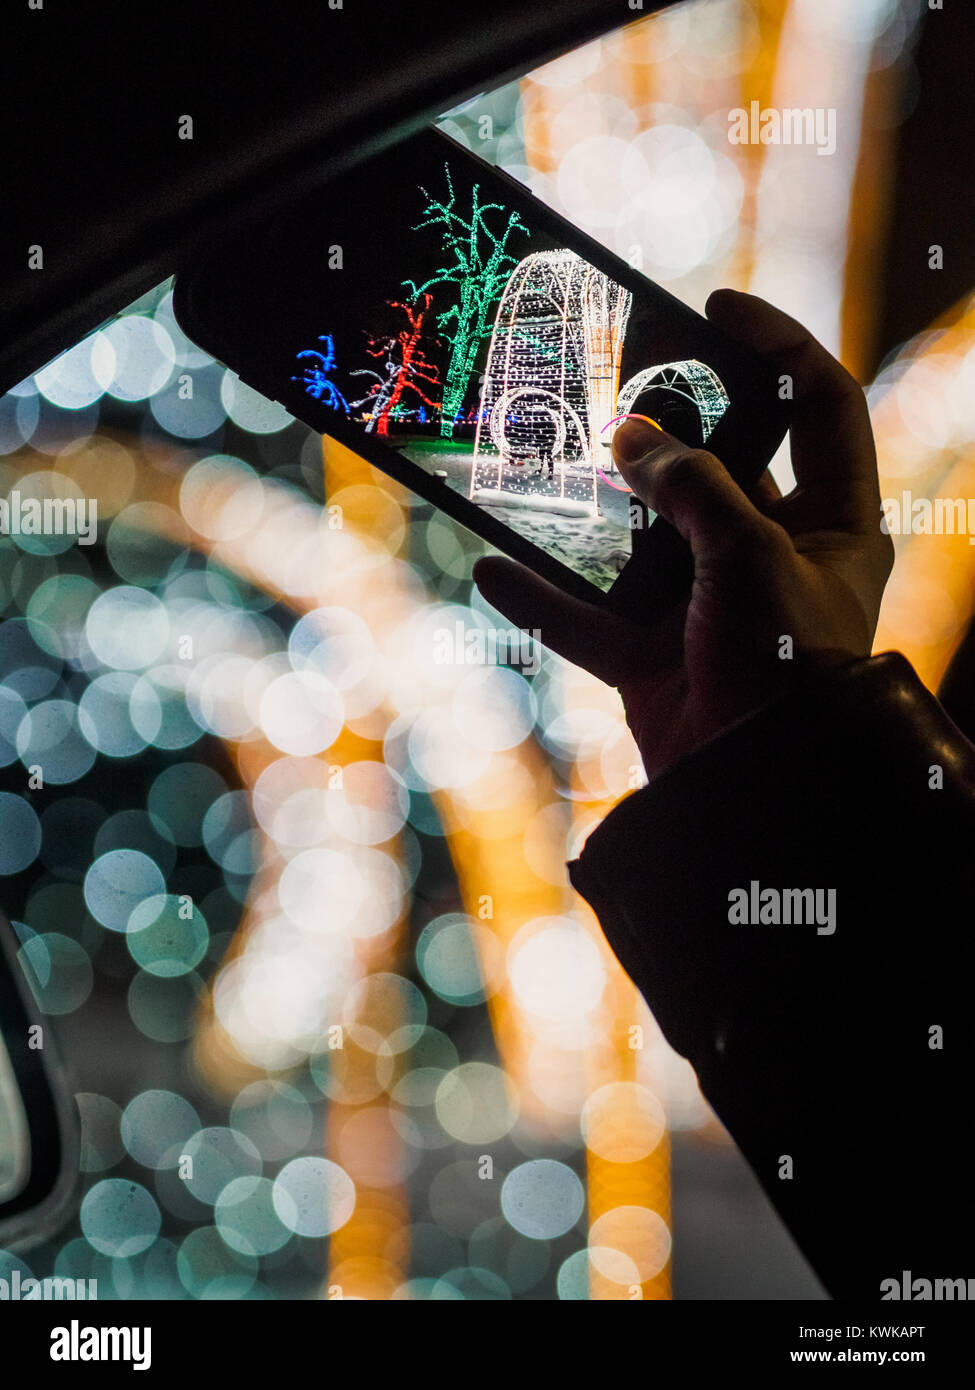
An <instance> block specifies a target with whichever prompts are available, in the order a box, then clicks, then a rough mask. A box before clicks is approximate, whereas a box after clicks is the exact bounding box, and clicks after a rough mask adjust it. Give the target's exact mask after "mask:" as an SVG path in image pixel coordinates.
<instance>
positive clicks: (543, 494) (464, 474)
mask: <svg viewBox="0 0 975 1390" xmlns="http://www.w3.org/2000/svg"><path fill="white" fill-rule="evenodd" d="M401 447H402V449H403V453H404V454H405V455H406V457H407V458H408V459H410V460H411V461H412V462H413V463H416V464H419V465H420V467H421V468H423V469H424V470H425V471H426V472H428V473H436V472H440V473H443V474H445V475H446V481H447V483H448V485H449V486H450V487H452V488H454V489H455V490H456V491H457V492H459V493H460V494H461V495H462V496H463V497H467V496H468V493H469V490H470V480H471V469H472V467H473V463H474V457H473V450H472V449H471V447H470V445H460V446H458V447H456V448H452V447H449V446H444V445H440V444H436V443H434V444H431V445H425V444H423V443H421V442H420V441H411V442H410V443H405V442H404V444H403V445H402V446H401ZM603 468H604V470H605V471H606V472H607V473H608V472H609V464H608V451H607V462H606V463H604V464H603ZM536 470H537V464H535V463H534V462H533V461H529V462H528V463H526V464H524V465H523V466H522V467H517V466H516V465H512V464H510V463H508V464H505V465H504V467H503V468H502V477H501V485H502V489H503V491H504V493H505V494H506V497H505V503H504V504H503V505H497V504H495V503H493V502H492V503H489V504H483V503H482V504H481V505H482V506H483V508H484V511H486V512H487V513H488V515H489V516H493V517H495V518H496V519H497V520H498V521H501V522H503V523H504V525H505V526H509V527H510V528H511V529H512V530H513V531H517V533H518V534H519V535H520V536H522V537H524V539H525V540H528V541H531V542H532V544H533V545H537V546H538V548H539V549H540V550H544V551H545V552H546V553H547V554H549V555H551V556H552V557H553V558H554V559H556V560H560V561H561V562H562V564H564V565H566V566H567V567H568V568H569V569H571V570H573V571H574V572H575V573H576V574H578V575H581V576H582V577H583V578H584V579H588V580H589V582H590V583H591V584H595V585H596V587H597V588H599V589H603V590H606V589H608V588H609V587H610V585H611V584H612V583H613V581H614V580H615V579H616V577H617V575H618V574H619V572H620V570H621V569H622V567H623V564H624V563H625V562H626V560H627V559H628V558H629V555H630V552H631V549H632V547H631V532H630V527H629V501H630V498H629V494H628V493H626V492H624V491H622V490H620V485H621V484H622V479H621V478H620V477H619V475H618V474H610V475H609V476H610V477H612V479H613V482H614V483H616V484H617V485H618V486H617V487H613V486H612V485H611V484H610V483H609V482H607V481H606V480H605V479H604V478H602V477H601V476H600V475H599V474H597V493H596V499H597V506H598V509H599V515H598V516H595V517H594V516H591V515H578V516H566V515H565V514H564V511H565V508H564V505H563V504H562V503H561V501H560V493H561V488H560V485H559V477H558V468H557V466H556V469H555V470H554V472H555V476H554V478H553V479H551V480H550V479H549V478H548V476H547V471H544V472H543V473H542V474H538V473H537V471H536ZM495 476H496V475H495ZM583 476H584V475H583V473H582V471H581V470H572V473H571V474H570V476H569V477H568V478H567V482H566V492H567V493H571V495H572V496H573V497H576V496H578V495H579V494H580V492H581V491H582V489H581V488H580V483H582V481H583ZM492 481H493V479H492ZM492 490H493V489H492ZM590 495H591V494H590ZM547 498H548V499H551V503H552V510H549V509H548V508H547V507H546V499H547ZM475 500H476V499H475ZM560 506H561V507H562V510H563V514H562V515H559V512H558V511H557V510H556V509H557V508H559V507H560Z"/></svg>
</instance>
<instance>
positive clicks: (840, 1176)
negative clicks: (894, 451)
mask: <svg viewBox="0 0 975 1390" xmlns="http://www.w3.org/2000/svg"><path fill="white" fill-rule="evenodd" d="M569 870H570V875H571V878H572V882H573V884H574V885H575V887H576V888H577V889H578V891H579V892H580V893H581V894H582V895H583V896H584V897H585V898H586V899H587V900H588V901H589V903H590V904H591V905H592V907H593V908H594V910H595V912H596V913H597V915H598V917H599V919H600V921H601V923H602V925H603V928H604V930H605V932H606V935H607V937H608V939H609V941H610V944H611V945H612V947H613V949H614V950H615V952H616V954H617V956H618V957H619V960H620V962H621V963H622V965H623V967H624V969H625V970H626V971H627V972H628V973H629V975H630V976H631V978H632V979H633V980H634V982H635V983H636V985H637V986H638V988H639V989H640V990H641V992H642V993H643V995H644V997H645V999H646V1001H647V1003H648V1005H649V1006H650V1008H651V1010H652V1011H653V1013H654V1015H655V1017H656V1019H657V1021H658V1023H659V1024H660V1026H661V1028H662V1029H663V1031H664V1033H665V1035H666V1037H667V1038H668V1040H669V1041H670V1043H671V1044H672V1045H673V1047H674V1048H675V1049H676V1050H677V1051H678V1052H679V1053H681V1054H682V1055H683V1056H684V1057H686V1058H687V1059H688V1060H689V1061H690V1062H691V1064H692V1065H693V1066H694V1068H695V1071H696V1072H697V1076H698V1079H699V1081H700V1084H701V1089H702V1091H703V1092H704V1095H705V1096H706V1097H707V1099H708V1100H709V1102H710V1103H711V1105H712V1106H713V1108H714V1110H715V1111H716V1113H717V1114H718V1116H719V1117H720V1119H721V1120H722V1122H723V1123H724V1124H725V1125H726V1127H727V1128H728V1130H729V1131H730V1133H731V1135H732V1136H733V1138H734V1140H735V1142H736V1143H737V1144H738V1146H739V1148H740V1149H741V1151H742V1152H743V1154H744V1155H745V1157H746V1159H747V1160H748V1162H749V1163H750V1164H751V1166H752V1168H753V1169H754V1171H755V1173H756V1174H757V1176H758V1178H759V1180H760V1181H761V1183H762V1185H763V1186H764V1188H765V1190H766V1192H767V1193H768V1194H769V1196H770V1198H771V1200H772V1201H773V1203H774V1205H775V1206H776V1208H777V1210H778V1211H779V1213H780V1215H781V1216H782V1218H783V1220H784V1222H785V1224H786V1225H787V1226H788V1228H789V1229H790V1231H791V1232H792V1234H793V1236H794V1237H795V1239H796V1241H797V1242H798V1244H799V1246H800V1248H801V1249H802V1250H803V1251H804V1253H805V1255H806V1257H807V1258H808V1260H809V1261H810V1263H811V1264H812V1266H813V1268H814V1269H815V1270H816V1272H817V1273H818V1275H819V1277H820V1279H821V1280H822V1282H823V1284H824V1286H825V1287H826V1289H827V1290H828V1291H829V1292H830V1293H831V1294H832V1295H833V1296H834V1297H842V1298H849V1297H858V1298H859V1297H865V1298H869V1299H881V1298H882V1297H883V1296H884V1291H882V1289H881V1282H882V1281H883V1280H885V1279H891V1278H893V1279H896V1280H897V1281H898V1285H902V1283H903V1273H904V1271H910V1275H909V1278H910V1279H911V1280H913V1279H921V1278H923V1279H929V1280H934V1279H936V1278H951V1279H958V1278H968V1277H969V1276H972V1277H975V1259H973V1250H972V1244H973V1242H972V1235H973V1202H972V1195H971V1193H972V1186H973V1178H972V1165H971V1154H972V1145H971V1129H972V1126H971V1114H970V1107H971V1104H972V1097H971V1088H970V1084H969V1077H970V1068H971V1061H972V1052H973V1048H972V1043H973V1023H972V1020H973V1016H975V1007H973V1001H972V993H973V990H975V979H973V969H972V966H973V951H972V945H971V941H972V903H973V895H975V750H973V748H972V745H971V744H969V743H968V741H967V740H966V739H965V738H964V737H963V736H962V734H961V733H960V732H959V730H958V729H957V728H956V727H955V725H954V724H952V723H951V721H950V720H949V719H948V717H947V715H946V714H945V713H944V711H943V709H942V708H941V706H940V705H939V704H938V702H937V700H935V699H934V697H933V696H932V695H930V694H929V693H928V692H927V691H926V690H925V689H924V687H923V686H922V685H921V683H920V681H919V680H918V678H917V676H916V675H915V673H914V671H913V670H912V668H911V667H910V665H909V664H908V663H907V661H906V660H905V659H904V658H903V657H902V656H900V655H898V654H896V653H888V654H886V655H884V656H880V657H875V658H873V659H871V660H865V661H859V662H854V663H851V664H850V665H848V666H845V667H843V668H841V669H839V670H834V671H832V672H830V673H828V674H824V675H820V676H816V677H813V678H809V679H807V681H806V682H805V683H804V684H803V685H802V686H801V688H798V689H796V690H794V691H793V692H792V693H791V694H790V695H789V696H788V697H787V698H785V699H783V700H781V701H779V702H778V703H776V704H774V705H772V706H769V707H768V708H766V709H764V710H762V711H760V712H758V713H757V714H755V715H753V716H751V717H750V718H748V719H746V720H744V721H742V722H741V723H739V724H737V725H735V726H734V727H733V728H732V729H730V730H728V731H726V732H725V733H724V734H722V735H721V736H720V737H719V738H717V739H715V740H714V741H712V742H711V743H709V744H707V745H706V746H705V747H703V748H701V749H699V750H698V751H697V752H696V753H695V754H693V755H692V756H691V757H688V758H687V759H685V760H684V761H682V762H681V763H679V764H677V765H676V766H674V767H673V768H671V769H669V770H668V771H667V772H666V773H664V774H663V775H662V776H660V777H658V778H657V779H655V780H654V781H653V782H651V783H650V785H648V786H647V787H645V788H643V789H642V790H640V791H638V792H636V793H634V794H633V795H632V796H630V797H628V798H627V799H626V800H625V801H623V802H622V803H621V804H620V805H619V806H617V807H616V808H615V810H614V811H613V812H612V813H611V814H610V816H609V817H608V818H607V819H606V820H605V821H604V822H603V823H602V825H600V826H599V827H598V829H597V830H596V831H595V832H594V834H593V835H591V836H590V838H589V840H588V842H587V843H586V846H585V849H584V850H583V853H582V855H581V856H580V858H579V859H578V860H575V861H574V862H573V863H572V864H571V865H570V866H569ZM753 883H754V884H755V885H756V888H755V889H753V888H752V884H753ZM805 888H810V889H814V890H815V889H820V890H822V893H823V896H822V897H820V899H819V902H820V904H821V905H823V906H826V904H827V903H828V899H827V898H826V896H825V894H826V893H828V891H829V890H831V889H832V890H834V891H835V915H834V918H833V922H834V925H835V930H833V931H832V932H830V931H829V924H828V922H827V923H818V922H816V921H813V922H812V924H802V923H800V924H793V925H784V924H782V923H781V922H780V924H778V925H775V924H774V923H773V922H765V923H763V922H761V921H759V922H757V923H755V924H737V923H735V922H733V921H732V920H730V915H731V916H733V915H736V909H735V908H734V904H733V903H732V902H730V901H729V895H731V894H732V893H733V892H734V890H737V889H744V890H745V894H746V898H747V901H748V903H749V907H750V905H751V903H752V901H755V902H757V903H759V904H762V903H763V899H762V897H761V896H759V895H761V894H762V893H763V892H764V890H766V889H774V890H777V892H778V894H779V895H780V897H779V901H780V903H782V902H783V901H784V900H783V898H782V896H781V895H782V894H783V890H785V889H805ZM737 901H738V899H737V897H736V899H735V902H737ZM790 901H791V903H792V907H791V915H793V916H798V915H801V914H800V913H799V911H798V903H799V900H798V899H794V898H793V899H790ZM803 901H804V902H808V901H809V898H808V895H807V898H806V899H805V900H803ZM774 903H775V895H774V894H773V895H766V896H765V898H764V904H765V906H764V911H765V915H766V917H769V916H772V915H773V914H774ZM788 1160H791V1163H790V1162H789V1161H788ZM790 1173H791V1176H789V1174H790Z"/></svg>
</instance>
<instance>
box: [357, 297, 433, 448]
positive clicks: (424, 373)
mask: <svg viewBox="0 0 975 1390" xmlns="http://www.w3.org/2000/svg"><path fill="white" fill-rule="evenodd" d="M432 299H433V296H432V295H431V294H424V295H423V297H422V303H421V304H420V305H418V306H416V305H410V304H400V303H399V302H396V303H391V304H390V308H391V309H400V310H402V312H403V313H404V314H405V315H406V327H405V328H402V329H400V331H399V333H396V334H393V335H391V336H390V337H387V338H370V339H369V342H368V344H367V346H366V352H368V354H369V356H370V357H379V358H382V359H383V365H384V366H385V368H386V374H385V376H383V375H381V374H380V373H379V372H373V371H370V370H369V368H368V367H359V368H357V369H356V370H355V371H353V372H350V373H349V375H350V376H372V377H375V381H374V383H373V385H372V386H371V387H370V388H369V390H368V392H367V393H366V395H365V396H363V397H362V399H361V400H358V401H353V402H352V407H353V408H354V407H356V406H361V405H370V404H371V406H372V414H371V417H370V420H369V423H368V424H367V425H366V432H367V433H369V432H370V431H375V433H376V434H378V435H384V436H385V435H388V434H389V421H390V418H392V419H394V420H395V419H397V418H400V417H401V416H402V414H403V411H404V408H405V405H406V402H405V401H404V399H403V397H404V393H405V392H407V391H410V392H412V393H413V396H414V397H415V398H417V399H418V400H419V401H421V402H422V404H423V405H428V406H430V408H431V409H432V410H439V409H440V408H441V404H440V402H439V401H436V400H433V399H432V398H431V397H430V396H428V395H427V394H426V392H425V391H424V389H423V386H422V385H421V384H420V383H421V382H424V383H426V385H427V386H430V387H439V386H441V385H442V383H441V381H440V368H439V367H437V366H436V365H435V364H434V363H433V362H431V361H430V360H429V359H428V357H427V355H426V352H425V351H424V349H423V347H422V346H421V344H422V341H423V339H424V337H425V336H426V335H425V334H424V331H423V321H424V318H425V317H426V315H427V314H428V312H429V310H430V304H431V302H432Z"/></svg>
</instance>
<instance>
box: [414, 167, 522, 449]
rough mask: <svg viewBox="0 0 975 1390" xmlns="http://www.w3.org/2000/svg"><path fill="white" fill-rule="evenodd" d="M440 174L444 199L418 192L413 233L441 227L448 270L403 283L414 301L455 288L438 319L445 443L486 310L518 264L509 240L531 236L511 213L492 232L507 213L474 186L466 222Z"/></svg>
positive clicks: (484, 333)
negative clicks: (419, 215) (419, 208)
mask: <svg viewBox="0 0 975 1390" xmlns="http://www.w3.org/2000/svg"><path fill="white" fill-rule="evenodd" d="M444 173H445V174H446V176H447V197H446V199H445V200H443V201H440V200H438V199H436V198H433V197H431V195H430V194H429V193H428V192H427V190H426V189H425V188H421V189H420V192H421V193H422V194H423V196H424V197H425V198H426V199H427V206H426V208H425V209H424V212H423V221H421V222H418V223H417V224H416V226H415V227H414V229H413V230H414V231H419V230H420V229H421V228H422V227H434V226H440V227H442V228H443V249H444V251H445V252H447V253H448V255H449V256H450V257H452V259H451V261H450V262H449V263H448V264H447V265H444V266H440V267H438V269H437V270H435V271H434V273H433V274H432V275H431V277H430V279H429V280H426V281H425V282H424V283H423V284H422V285H417V284H416V283H415V281H413V280H404V281H403V284H404V285H405V286H407V288H408V289H410V291H411V292H412V294H413V297H414V300H415V299H417V298H418V297H419V296H420V295H422V294H424V293H426V292H427V291H428V290H431V289H432V288H433V287H434V286H436V285H456V286H457V293H458V298H457V302H456V303H455V304H452V305H451V307H450V308H449V309H446V310H444V311H443V312H442V313H440V314H438V316H437V327H438V328H439V330H440V332H441V336H442V337H443V338H444V339H445V340H446V342H447V343H448V344H449V345H450V362H449V364H448V366H447V376H446V381H445V383H444V394H443V411H442V414H441V418H440V434H441V436H442V437H443V438H444V439H449V438H450V437H451V435H452V434H453V431H454V421H455V419H456V417H457V412H458V411H459V410H460V408H461V406H462V404H463V401H464V395H465V393H466V391H467V383H468V382H469V381H470V379H471V374H472V373H473V371H474V364H475V362H476V361H477V352H478V348H479V347H480V345H481V343H482V342H483V341H484V339H485V338H488V337H490V335H491V328H492V324H491V320H490V313H491V310H492V308H493V307H494V305H495V304H496V303H497V302H498V300H499V299H500V298H501V293H502V291H503V289H504V287H505V285H506V284H507V282H508V277H509V276H510V274H511V272H512V270H513V269H514V268H515V266H516V265H517V264H518V261H517V258H516V257H514V256H512V255H511V254H510V253H509V251H508V249H507V247H508V239H509V237H510V236H511V235H512V233H514V232H524V234H525V236H529V235H530V233H529V231H528V228H527V227H526V226H525V224H524V223H523V222H522V220H521V218H520V217H519V216H518V214H517V213H516V212H512V213H510V214H509V215H508V221H507V223H506V224H505V225H504V226H503V228H499V230H497V231H495V230H494V229H493V228H492V226H491V223H492V222H494V223H495V226H498V225H499V223H500V219H501V218H503V217H504V214H505V212H506V211H507V209H506V208H505V207H504V206H503V204H501V203H481V202H480V201H479V198H478V194H479V192H480V185H478V184H475V185H474V188H473V190H472V193H471V210H470V214H469V215H468V216H465V215H464V214H463V213H461V212H460V211H459V210H458V208H457V195H456V193H455V191H454V184H453V179H452V178H451V176H450V167H449V165H446V164H445V165H444ZM494 214H498V216H497V217H495V216H494Z"/></svg>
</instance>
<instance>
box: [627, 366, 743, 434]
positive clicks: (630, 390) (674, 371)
mask: <svg viewBox="0 0 975 1390" xmlns="http://www.w3.org/2000/svg"><path fill="white" fill-rule="evenodd" d="M647 390H666V391H673V392H674V393H675V395H678V396H683V397H684V399H685V400H688V401H690V402H691V403H692V404H693V405H694V406H695V407H696V409H697V413H698V415H699V416H700V417H701V435H702V439H707V437H708V435H709V434H710V433H711V431H712V430H713V429H714V427H715V425H716V424H717V423H718V421H719V420H720V419H721V417H722V415H723V414H724V413H725V411H726V410H727V409H728V406H729V405H730V404H731V401H730V399H729V397H728V393H727V391H726V390H725V389H724V384H723V382H722V381H721V378H720V377H719V376H718V374H717V373H716V372H715V371H713V370H712V369H711V368H710V367H709V366H708V365H707V363H706V362H698V360H697V359H696V358H694V357H691V358H688V359H687V360H686V361H683V362H663V363H661V364H660V365H658V366H656V367H644V369H643V370H642V371H640V372H637V374H636V376H631V377H630V379H629V381H628V382H627V383H626V384H625V386H622V387H621V388H620V393H619V395H618V396H617V398H616V409H617V410H618V411H619V413H620V414H621V415H624V414H626V413H627V412H628V411H630V410H631V409H632V408H633V403H634V401H635V400H636V399H637V397H638V396H640V395H641V394H642V393H643V392H644V391H647Z"/></svg>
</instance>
